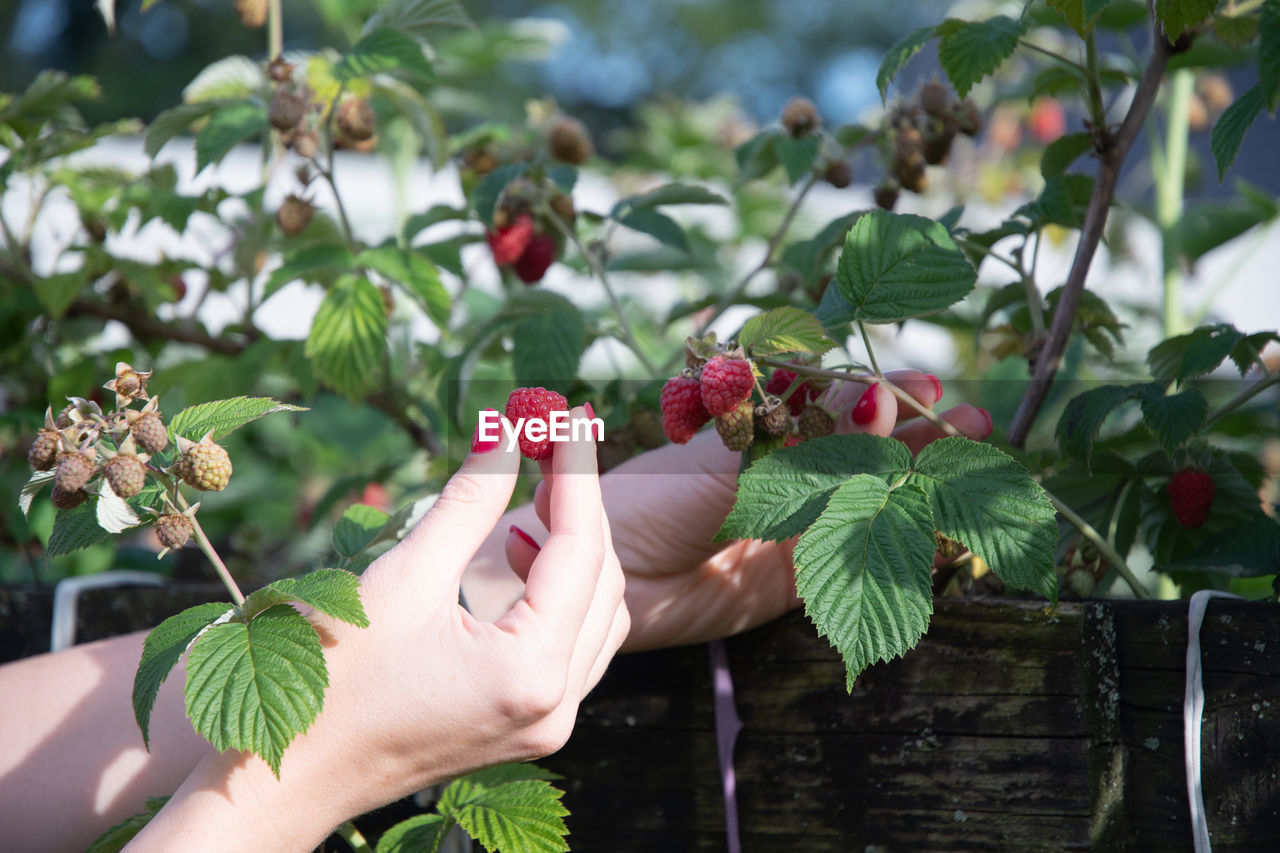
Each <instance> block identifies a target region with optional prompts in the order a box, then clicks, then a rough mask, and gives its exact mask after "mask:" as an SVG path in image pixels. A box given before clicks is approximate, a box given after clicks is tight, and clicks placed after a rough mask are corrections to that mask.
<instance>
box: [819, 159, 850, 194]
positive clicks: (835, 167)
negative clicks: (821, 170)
mask: <svg viewBox="0 0 1280 853" xmlns="http://www.w3.org/2000/svg"><path fill="white" fill-rule="evenodd" d="M823 177H825V178H826V180H827V183H829V184H831V186H833V187H835V188H836V189H838V190H842V189H844V188H845V187H847V186H849V184H851V183H853V170H852V169H850V168H849V164H848V163H847V162H845V161H844V160H832V161H831V162H830V163H828V164H827V172H826V174H825V175H824V176H823Z"/></svg>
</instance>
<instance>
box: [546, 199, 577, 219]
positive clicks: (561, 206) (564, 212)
mask: <svg viewBox="0 0 1280 853" xmlns="http://www.w3.org/2000/svg"><path fill="white" fill-rule="evenodd" d="M551 209H552V210H553V211H555V214H556V216H559V217H560V218H561V219H563V220H564V221H565V223H566V224H568V225H572V224H573V222H574V220H575V219H577V218H578V211H576V210H575V209H574V207H573V197H572V196H569V195H566V194H565V193H556V194H555V195H554V196H552V197H551Z"/></svg>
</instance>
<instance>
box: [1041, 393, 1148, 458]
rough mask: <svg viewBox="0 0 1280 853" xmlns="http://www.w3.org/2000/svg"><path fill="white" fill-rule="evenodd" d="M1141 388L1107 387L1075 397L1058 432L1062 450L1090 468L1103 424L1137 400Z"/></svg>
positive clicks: (1063, 417) (1059, 420)
mask: <svg viewBox="0 0 1280 853" xmlns="http://www.w3.org/2000/svg"><path fill="white" fill-rule="evenodd" d="M1141 388H1142V386H1140V385H1103V386H1101V387H1099V388H1090V389H1089V390H1088V391H1084V392H1082V393H1080V394H1077V395H1076V396H1075V397H1072V398H1071V401H1070V402H1069V403H1067V407H1066V409H1064V410H1063V412H1062V417H1060V418H1058V427H1057V429H1056V430H1055V431H1054V437H1055V438H1057V440H1058V447H1060V448H1061V449H1062V452H1063V453H1065V454H1067V455H1068V456H1071V457H1074V458H1076V459H1079V460H1080V461H1081V462H1083V463H1084V465H1085V468H1086V469H1087V468H1088V467H1089V464H1090V458H1091V457H1092V455H1093V442H1094V440H1096V439H1097V437H1098V433H1099V432H1100V431H1101V430H1102V425H1103V424H1104V423H1106V420H1107V418H1108V417H1110V416H1111V413H1112V412H1113V411H1115V410H1116V408H1117V407H1119V406H1121V405H1123V404H1124V403H1127V402H1129V401H1130V400H1133V399H1135V398H1136V397H1137V396H1138V394H1139V393H1140V391H1141Z"/></svg>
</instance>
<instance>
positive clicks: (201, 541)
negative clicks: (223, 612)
mask: <svg viewBox="0 0 1280 853" xmlns="http://www.w3.org/2000/svg"><path fill="white" fill-rule="evenodd" d="M179 497H181V495H179ZM186 503H187V502H186V501H185V500H183V501H182V504H183V507H182V508H183V509H186V508H187V507H186ZM191 528H192V531H193V532H194V533H195V536H196V544H197V545H199V546H200V550H201V551H203V552H204V555H205V556H206V557H208V558H209V562H211V563H213V568H214V571H216V572H217V573H218V579H219V580H221V581H222V585H223V586H225V587H226V588H227V592H229V593H231V600H232V601H233V602H235V604H236V606H237V607H238V606H240V605H241V604H244V593H243V592H241V591H240V587H239V585H238V584H237V583H236V579H235V578H233V577H231V572H229V571H228V570H227V564H226V563H224V562H222V558H221V557H219V556H218V552H217V551H215V550H214V547H213V543H212V542H210V541H209V537H208V536H206V535H205V533H204V528H203V527H201V526H200V520H199V519H198V518H196V517H195V516H194V515H192V516H191Z"/></svg>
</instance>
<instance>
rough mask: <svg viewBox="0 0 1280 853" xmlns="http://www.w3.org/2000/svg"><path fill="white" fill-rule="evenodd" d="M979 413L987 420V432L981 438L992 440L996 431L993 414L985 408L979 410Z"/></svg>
mask: <svg viewBox="0 0 1280 853" xmlns="http://www.w3.org/2000/svg"><path fill="white" fill-rule="evenodd" d="M978 411H979V412H982V416H983V417H984V418H986V419H987V431H986V432H984V433H983V434H982V436H981V438H990V437H991V433H993V432H995V431H996V425H995V423H994V422H993V421H992V420H991V413H990V412H988V411H987V410H986V409H983V408H979V409H978Z"/></svg>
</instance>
